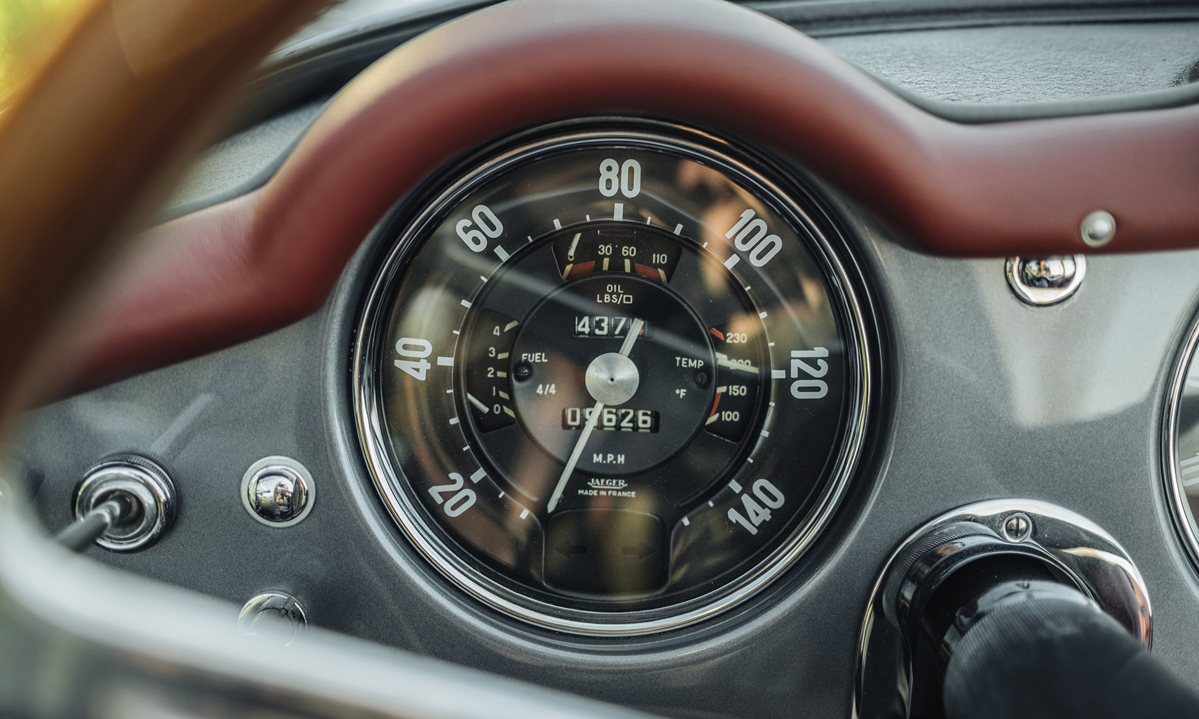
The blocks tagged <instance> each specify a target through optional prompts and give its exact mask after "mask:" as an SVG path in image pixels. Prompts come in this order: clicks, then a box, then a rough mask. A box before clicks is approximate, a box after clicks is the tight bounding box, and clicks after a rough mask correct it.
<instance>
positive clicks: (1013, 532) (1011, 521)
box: [1003, 512, 1032, 542]
mask: <svg viewBox="0 0 1199 719" xmlns="http://www.w3.org/2000/svg"><path fill="white" fill-rule="evenodd" d="M1031 534H1032V520H1031V519H1029V518H1028V515H1027V514H1025V513H1023V512H1017V513H1015V514H1012V515H1009V516H1008V518H1007V519H1005V520H1003V536H1004V538H1005V539H1007V540H1008V541H1009V542H1023V541H1024V540H1026V539H1028V537H1029V535H1031Z"/></svg>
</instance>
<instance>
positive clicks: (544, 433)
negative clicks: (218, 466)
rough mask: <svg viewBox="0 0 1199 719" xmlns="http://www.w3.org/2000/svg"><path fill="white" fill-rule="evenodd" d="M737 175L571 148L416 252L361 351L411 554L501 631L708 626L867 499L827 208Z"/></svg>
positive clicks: (416, 237) (558, 148) (653, 150)
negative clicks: (497, 614)
mask: <svg viewBox="0 0 1199 719" xmlns="http://www.w3.org/2000/svg"><path fill="white" fill-rule="evenodd" d="M718 150H723V151H718ZM726 152H727V148H723V147H721V146H719V145H716V146H715V149H713V147H711V146H708V145H706V144H701V143H699V142H695V141H693V140H692V138H690V137H685V136H683V137H676V136H659V135H655V134H650V133H646V132H639V131H623V132H622V131H597V132H582V133H578V132H576V133H573V134H569V135H563V136H558V137H551V138H549V139H544V140H541V141H538V142H535V143H532V144H529V145H526V146H524V147H521V148H518V149H515V150H511V151H509V152H507V153H504V154H503V155H501V156H499V157H497V158H494V159H492V160H491V161H488V162H485V163H483V164H482V165H480V166H478V167H477V168H476V169H474V170H473V171H471V172H468V173H466V175H465V176H464V177H462V178H461V179H459V180H458V181H457V182H455V183H454V184H453V185H452V186H450V188H449V189H448V190H447V191H446V192H445V193H444V194H443V195H442V196H441V197H440V199H438V200H437V201H435V202H434V203H433V204H432V206H430V207H428V208H427V209H426V210H425V211H424V212H423V214H422V215H420V216H419V217H417V219H416V220H415V221H412V222H411V223H409V224H408V225H407V226H406V227H405V228H404V229H403V230H402V232H401V234H400V235H399V237H398V238H397V242H396V246H395V250H394V251H393V253H392V255H391V256H390V257H389V259H388V260H387V262H386V263H385V265H384V267H383V268H382V271H381V273H380V276H379V279H378V281H377V282H376V285H375V287H374V289H373V291H372V295H371V297H370V299H369V300H368V303H367V309H366V312H365V315H364V319H363V324H362V328H361V332H360V335H359V344H358V350H357V351H358V357H357V361H356V368H357V369H356V373H357V376H356V380H355V381H356V383H357V384H358V392H359V395H358V401H359V406H358V419H359V428H360V432H361V433H362V439H363V445H364V448H365V450H366V455H367V460H368V463H369V465H370V468H371V471H372V472H373V473H374V475H375V479H376V483H377V485H378V486H379V489H380V490H381V492H382V494H383V497H384V499H385V500H386V501H387V503H388V505H389V508H390V509H391V510H392V513H393V515H394V516H395V518H396V519H397V521H398V522H399V524H400V526H401V527H402V528H403V529H404V530H405V532H406V533H407V534H408V536H409V538H410V539H412V540H413V542H414V543H415V544H416V546H417V547H418V548H420V549H421V551H422V552H423V553H424V554H425V555H426V556H427V557H428V559H429V560H430V561H431V562H432V563H433V565H434V566H436V567H437V568H439V569H440V570H441V571H442V572H443V573H444V574H445V575H446V576H448V577H449V578H450V579H452V580H453V581H455V582H456V583H457V584H459V585H460V586H461V587H463V588H464V589H466V590H468V591H469V592H470V593H471V594H473V595H475V596H476V597H478V598H480V599H482V600H484V601H486V602H488V603H490V604H491V605H492V606H494V607H496V608H499V609H501V610H503V611H506V612H508V613H509V614H512V615H514V616H517V617H520V618H522V619H525V620H528V621H531V622H534V623H537V624H541V625H544V626H550V627H554V628H557V629H565V630H568V631H579V632H593V633H632V632H644V631H652V630H655V629H663V628H667V627H673V626H678V625H680V624H684V623H687V622H690V621H696V620H699V619H702V618H704V617H706V616H709V615H711V614H712V613H714V612H716V611H719V610H720V609H723V608H726V607H728V606H732V605H733V604H735V603H737V602H739V601H741V600H742V599H744V598H745V597H747V596H749V595H750V594H752V593H753V592H755V591H756V590H757V589H759V588H761V587H762V586H764V585H765V584H766V583H768V582H769V581H770V580H771V579H772V578H773V577H774V576H776V575H777V574H778V573H779V572H780V571H782V569H784V568H785V567H786V566H787V564H788V563H790V562H792V561H793V560H794V559H795V558H796V557H797V556H799V554H800V553H801V552H802V550H803V549H804V548H805V547H806V546H807V544H809V543H810V541H811V540H812V538H813V536H814V535H815V532H816V530H818V529H819V528H820V526H822V524H823V523H824V521H825V520H826V519H827V517H828V514H829V513H830V512H831V510H832V508H833V507H834V506H835V504H836V500H837V499H838V498H839V496H840V494H841V492H842V490H843V489H844V486H845V484H846V482H847V481H848V479H849V477H850V475H851V473H852V470H853V468H854V465H855V463H856V460H857V456H858V453H859V450H860V445H861V441H862V432H863V430H864V417H865V407H866V402H867V396H866V394H867V388H868V383H867V377H868V373H867V371H868V367H867V366H866V360H865V357H866V356H867V355H866V353H865V352H864V347H863V343H864V337H865V336H864V333H863V329H862V324H863V323H862V319H861V315H860V312H859V308H858V306H857V304H856V302H855V300H854V297H853V296H852V294H851V293H850V292H849V291H848V289H847V288H848V287H849V283H848V282H847V280H846V277H845V276H844V274H843V272H842V270H841V269H840V265H839V264H837V262H836V259H835V256H834V255H833V254H832V251H831V249H830V248H829V247H828V245H827V244H826V243H825V242H824V240H823V239H822V237H821V235H820V234H819V232H818V230H817V228H816V226H815V225H814V224H813V223H812V222H810V221H809V220H808V219H807V216H806V215H805V214H804V213H803V211H802V210H801V208H800V207H799V206H797V205H795V204H793V203H792V202H791V201H789V200H787V199H786V198H785V197H784V196H783V194H782V193H781V192H780V191H779V190H777V189H776V188H775V186H774V185H772V184H770V183H769V182H768V181H767V180H766V179H765V178H764V177H762V176H761V175H759V174H757V173H756V172H754V171H753V170H751V169H749V168H748V167H747V166H745V165H744V164H742V163H740V162H738V161H737V160H735V159H732V158H731V157H730V156H729V155H728V154H726Z"/></svg>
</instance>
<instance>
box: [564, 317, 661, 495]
mask: <svg viewBox="0 0 1199 719" xmlns="http://www.w3.org/2000/svg"><path fill="white" fill-rule="evenodd" d="M644 326H645V321H644V320H639V319H638V320H633V324H632V326H631V327H629V333H628V334H627V335H625V338H624V344H622V345H621V346H620V354H621V355H623V356H625V357H628V356H629V353H630V352H632V351H633V345H634V344H635V343H636V342H637V338H638V337H640V336H641V328H642V327H644ZM603 409H604V403H603V402H596V403H595V407H594V408H593V409H592V410H591V417H590V418H589V419H588V420H587V424H586V425H585V426H584V427H583V434H582V435H581V436H580V437H579V441H578V442H576V443H575V448H574V451H572V452H571V453H570V458H569V459H568V460H567V461H566V467H565V468H564V469H563V470H562V476H561V477H559V478H558V484H557V486H555V487H554V493H553V494H551V495H550V501H549V504H547V505H546V507H545V511H546V512H547V513H548V512H552V511H554V509H555V508H556V507H557V506H558V501H559V500H561V499H562V493H563V492H564V491H566V484H567V482H569V481H570V475H572V474H574V471H575V465H577V464H578V463H579V457H582V456H583V447H584V445H586V444H587V440H588V439H589V438H590V437H591V433H592V432H594V431H595V425H596V423H597V422H599V418H600V414H601V413H602V412H603Z"/></svg>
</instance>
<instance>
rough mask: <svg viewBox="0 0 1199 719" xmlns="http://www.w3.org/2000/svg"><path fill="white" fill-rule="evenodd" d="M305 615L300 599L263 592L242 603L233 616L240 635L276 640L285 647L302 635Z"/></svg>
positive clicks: (277, 593)
mask: <svg viewBox="0 0 1199 719" xmlns="http://www.w3.org/2000/svg"><path fill="white" fill-rule="evenodd" d="M307 628H308V617H307V616H306V615H305V614H304V608H303V607H302V606H300V602H299V601H298V600H297V599H296V598H295V597H293V596H291V595H290V594H284V593H283V592H263V593H262V594H259V595H258V596H256V597H254V598H253V599H251V600H250V601H248V602H246V604H245V606H244V607H242V608H241V612H240V613H239V614H238V615H237V629H238V631H240V632H241V633H242V634H249V635H251V636H260V637H266V638H268V639H276V640H278V641H279V642H280V643H281V644H282V645H283V646H287V645H289V644H292V643H294V642H296V641H297V640H299V639H301V638H303V636H304V633H305V631H307Z"/></svg>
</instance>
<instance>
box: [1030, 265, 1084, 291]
mask: <svg viewBox="0 0 1199 719" xmlns="http://www.w3.org/2000/svg"><path fill="white" fill-rule="evenodd" d="M1077 271H1078V265H1077V264H1076V263H1075V262H1074V258H1073V257H1039V258H1035V259H1021V260H1020V277H1021V278H1023V280H1024V284H1026V285H1028V286H1029V287H1039V288H1041V289H1050V288H1054V289H1056V288H1060V287H1065V286H1066V285H1068V284H1070V282H1071V281H1072V280H1073V279H1074V274H1075V273H1076V272H1077Z"/></svg>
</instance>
